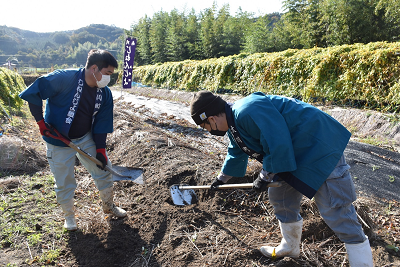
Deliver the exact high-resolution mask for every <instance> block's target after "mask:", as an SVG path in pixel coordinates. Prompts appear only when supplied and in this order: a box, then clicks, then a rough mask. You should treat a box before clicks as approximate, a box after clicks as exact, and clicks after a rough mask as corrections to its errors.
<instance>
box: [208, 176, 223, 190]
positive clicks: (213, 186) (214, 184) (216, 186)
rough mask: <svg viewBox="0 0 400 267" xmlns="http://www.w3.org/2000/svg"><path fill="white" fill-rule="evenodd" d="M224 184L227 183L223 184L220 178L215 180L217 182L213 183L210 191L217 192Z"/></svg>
mask: <svg viewBox="0 0 400 267" xmlns="http://www.w3.org/2000/svg"><path fill="white" fill-rule="evenodd" d="M223 184H225V183H224V182H222V181H221V180H219V179H218V177H217V178H215V180H214V181H213V183H212V184H211V188H210V190H211V191H217V190H218V186H219V185H223Z"/></svg>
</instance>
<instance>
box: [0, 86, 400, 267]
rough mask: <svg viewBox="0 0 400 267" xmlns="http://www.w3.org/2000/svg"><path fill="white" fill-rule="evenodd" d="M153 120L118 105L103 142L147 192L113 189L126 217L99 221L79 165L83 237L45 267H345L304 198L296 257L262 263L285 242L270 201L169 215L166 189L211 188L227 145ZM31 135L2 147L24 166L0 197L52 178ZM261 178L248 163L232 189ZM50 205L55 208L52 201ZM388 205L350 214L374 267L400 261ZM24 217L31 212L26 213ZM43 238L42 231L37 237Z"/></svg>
mask: <svg viewBox="0 0 400 267" xmlns="http://www.w3.org/2000/svg"><path fill="white" fill-rule="evenodd" d="M147 90H150V89H147ZM137 93H140V92H139V90H138V91H137ZM177 97H178V98H179V99H180V101H181V102H182V103H187V102H188V101H190V97H191V96H190V95H189V94H184V93H181V92H180V93H175V94H174V98H177ZM232 97H234V96H232ZM149 114H151V112H149V110H146V108H145V107H143V106H135V105H134V104H132V103H127V102H125V101H123V100H122V99H116V100H115V104H114V132H113V133H112V134H110V135H109V136H108V141H107V144H108V148H107V150H108V152H109V157H110V160H111V161H112V162H113V164H114V165H119V166H129V167H141V168H143V170H144V177H145V182H146V183H145V184H144V185H140V184H136V183H134V182H132V181H119V182H115V183H114V191H115V202H116V204H117V205H119V206H120V207H122V208H124V209H125V210H127V212H128V215H127V217H125V218H122V219H118V218H114V217H111V216H106V215H105V214H104V213H103V212H102V210H101V202H100V200H99V197H98V190H97V189H96V187H95V185H94V183H93V181H92V179H91V177H90V175H89V174H88V173H87V171H86V170H85V169H84V167H82V166H81V165H79V164H78V165H77V166H76V180H77V183H78V188H77V190H76V195H75V207H76V216H77V223H78V227H79V229H78V230H77V231H74V232H68V233H67V234H66V235H65V237H64V240H63V242H58V244H57V246H59V247H58V248H59V249H60V250H61V255H60V257H59V258H58V259H57V261H54V262H51V263H48V264H49V265H55V266H93V267H95V266H124V267H125V266H126V267H128V266H129V267H134V266H155V267H156V266H232V267H239V266H240V267H243V266H291V267H293V266H328V267H329V266H348V261H347V259H346V253H345V252H346V250H345V247H344V244H343V243H341V242H340V240H339V239H338V238H337V237H336V236H335V235H334V233H333V232H332V231H331V230H330V229H329V228H328V227H327V226H326V224H325V223H324V221H323V220H322V219H321V217H320V216H319V214H318V210H317V208H316V206H315V204H314V202H313V201H312V200H308V199H306V198H304V199H303V202H302V209H301V215H302V217H303V219H304V226H303V233H302V244H301V255H300V257H299V258H298V259H291V258H283V259H276V260H272V259H269V258H266V257H264V256H263V255H262V254H261V253H260V252H259V250H258V249H259V248H260V246H262V245H265V244H278V243H279V242H280V239H281V235H280V231H279V226H278V221H277V219H276V218H275V216H274V213H273V209H272V206H271V205H270V204H269V201H268V195H267V194H266V193H261V194H258V193H256V192H255V191H253V190H251V189H228V190H220V191H217V192H212V191H209V190H196V195H197V198H198V202H197V203H196V204H192V205H186V206H177V205H174V203H173V201H172V199H171V194H170V187H171V186H172V185H175V184H189V185H202V184H210V183H211V182H212V180H213V178H214V177H215V176H216V175H217V172H218V171H219V169H220V168H221V164H222V162H223V159H224V157H225V152H226V140H224V139H223V138H222V137H221V138H220V137H211V136H210V135H209V134H208V133H206V132H204V130H202V129H200V128H197V127H195V126H194V125H193V124H190V123H188V122H187V121H186V120H182V119H177V118H175V117H174V116H170V115H167V114H161V115H160V116H156V117H153V116H151V115H149ZM36 128H37V126H36V125H35V123H34V121H32V120H28V121H27V122H26V123H25V126H24V127H20V128H16V127H13V129H10V130H9V131H8V134H7V135H6V136H2V137H0V140H5V138H15V139H19V140H21V146H20V149H22V151H23V153H21V154H22V158H19V159H18V161H16V162H22V163H21V164H19V165H18V166H17V165H16V162H9V163H8V164H9V169H8V172H7V176H5V177H1V179H0V180H3V181H2V184H3V185H2V186H3V188H6V189H7V190H3V193H2V194H7V192H9V191H10V190H13V188H16V187H18V183H21V180H23V179H28V178H27V177H29V175H33V174H34V173H38V172H39V173H41V174H43V175H44V174H49V173H50V170H49V167H48V164H47V162H46V158H45V146H44V142H43V141H42V140H41V137H40V133H39V131H38V129H36ZM12 143H13V144H15V142H12ZM4 145H5V143H4V141H3V146H4ZM260 169H261V165H260V164H259V163H258V162H256V161H250V162H249V166H248V170H247V173H246V175H245V177H242V178H233V179H232V180H231V181H230V183H246V182H252V181H253V180H254V179H255V178H256V177H257V175H258V172H259V171H260ZM27 175H28V176H27ZM0 186H1V184H0ZM38 188H40V186H39V187H38ZM32 190H39V189H37V188H35V187H34V188H32ZM51 201H53V202H54V203H55V198H54V199H53V200H51ZM387 203H388V202H387V201H386V202H382V201H381V200H379V201H378V200H376V199H373V198H362V199H358V200H357V201H356V202H355V206H356V208H357V212H358V214H359V215H360V220H361V221H362V223H363V226H364V231H365V232H366V234H367V235H368V237H369V240H370V243H371V247H372V251H373V258H374V265H375V266H400V252H396V251H395V250H393V249H390V248H388V247H387V246H388V245H394V246H397V247H400V205H399V203H397V202H394V201H391V202H390V203H391V212H387ZM21 208H23V209H26V210H27V212H29V209H30V207H29V206H24V207H21ZM54 220H56V221H58V222H62V221H63V217H62V214H61V209H60V207H59V206H58V208H57V209H56V210H54V212H53V214H44V215H43V219H42V222H41V224H42V225H45V224H46V223H47V222H51V221H54ZM59 225H60V227H61V226H62V223H60V224H59ZM40 228H41V227H40V225H39V226H38V227H37V230H38V231H40ZM52 240H54V237H53V236H51V235H46V236H43V237H42V242H41V243H42V244H47V243H48V242H54V241H52ZM43 249H45V248H43V246H42V247H40V246H38V247H37V248H31V250H30V251H28V250H27V248H26V246H21V247H20V248H14V247H8V248H7V247H6V248H2V252H1V253H0V255H1V259H0V265H1V266H6V264H7V263H13V264H15V265H14V266H42V265H43V263H42V264H39V263H37V262H34V261H31V262H29V263H26V261H25V259H29V258H30V257H32V256H33V257H35V255H39V254H40V253H42V252H43Z"/></svg>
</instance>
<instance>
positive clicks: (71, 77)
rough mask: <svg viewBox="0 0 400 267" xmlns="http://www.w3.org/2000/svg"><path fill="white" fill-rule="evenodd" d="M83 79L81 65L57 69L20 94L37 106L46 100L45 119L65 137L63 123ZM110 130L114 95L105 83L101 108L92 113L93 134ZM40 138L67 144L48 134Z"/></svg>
mask: <svg viewBox="0 0 400 267" xmlns="http://www.w3.org/2000/svg"><path fill="white" fill-rule="evenodd" d="M82 79H84V69H83V68H80V69H66V70H56V71H54V72H51V73H49V74H47V75H45V76H42V77H40V78H38V79H36V81H35V82H34V83H32V84H31V85H30V86H29V87H28V88H26V89H25V90H24V91H23V92H22V93H20V95H19V96H20V97H21V98H22V99H24V100H26V101H27V102H29V103H32V104H35V105H37V106H42V101H43V100H46V108H45V112H44V119H45V121H46V122H47V123H49V124H51V125H52V126H53V127H54V128H56V129H57V130H58V131H60V132H61V133H62V134H63V135H64V136H68V129H69V128H67V127H64V126H65V125H66V123H65V122H66V120H67V119H68V114H69V112H70V109H71V103H73V102H74V101H76V100H77V98H79V96H78V97H77V88H78V87H79V86H83V85H82ZM79 103H80V102H79ZM78 105H79V104H77V106H76V107H75V108H74V109H75V110H77V109H78ZM71 123H72V122H70V124H71ZM111 132H113V97H112V93H111V90H110V88H108V87H107V86H106V87H104V88H102V89H101V101H100V108H99V110H98V112H97V113H96V114H95V115H94V116H93V124H92V133H94V134H101V133H111ZM43 139H44V140H45V141H46V142H48V143H50V144H53V145H56V146H66V144H64V143H63V142H62V141H60V140H56V139H53V138H50V137H47V136H43Z"/></svg>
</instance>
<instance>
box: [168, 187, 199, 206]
mask: <svg viewBox="0 0 400 267" xmlns="http://www.w3.org/2000/svg"><path fill="white" fill-rule="evenodd" d="M170 191H171V198H172V202H174V204H175V205H177V206H186V205H191V204H195V203H197V201H198V200H197V196H196V193H195V192H194V190H193V189H183V190H182V189H179V185H173V186H171V188H170Z"/></svg>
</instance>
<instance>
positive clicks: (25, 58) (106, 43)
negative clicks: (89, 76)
mask: <svg viewBox="0 0 400 267" xmlns="http://www.w3.org/2000/svg"><path fill="white" fill-rule="evenodd" d="M123 34H124V29H122V28H118V27H113V26H107V25H104V24H91V25H89V26H87V27H83V28H80V29H77V30H71V31H57V32H46V33H40V32H33V31H27V30H22V29H19V28H15V27H7V26H0V63H1V64H4V63H6V62H7V61H8V60H14V62H13V63H15V64H17V65H21V64H27V63H30V64H34V66H35V67H50V66H51V65H55V64H60V65H61V64H65V63H67V64H68V63H70V64H73V63H75V62H77V61H79V60H80V58H79V54H80V53H79V51H80V50H85V52H83V53H82V54H85V53H86V54H85V56H86V55H87V52H86V50H87V49H86V47H91V48H93V47H100V48H104V49H107V50H111V51H112V50H117V48H118V47H121V46H120V45H119V46H118V45H117V44H118V43H121V40H120V39H119V37H120V36H121V35H123ZM85 44H86V46H85ZM88 44H90V45H88ZM80 47H84V49H80ZM116 54H117V51H115V55H116ZM84 58H86V57H84ZM79 63H81V62H79Z"/></svg>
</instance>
